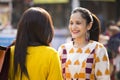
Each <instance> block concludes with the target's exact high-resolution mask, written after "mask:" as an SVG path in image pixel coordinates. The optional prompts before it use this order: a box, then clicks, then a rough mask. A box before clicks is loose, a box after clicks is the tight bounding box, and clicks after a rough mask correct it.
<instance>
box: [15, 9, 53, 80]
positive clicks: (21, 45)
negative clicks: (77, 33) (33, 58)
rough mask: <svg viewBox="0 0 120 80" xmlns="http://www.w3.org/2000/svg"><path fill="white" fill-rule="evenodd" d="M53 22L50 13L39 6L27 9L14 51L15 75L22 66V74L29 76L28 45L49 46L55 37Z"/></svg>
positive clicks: (19, 28)
mask: <svg viewBox="0 0 120 80" xmlns="http://www.w3.org/2000/svg"><path fill="white" fill-rule="evenodd" d="M53 34H54V31H53V23H52V19H51V16H50V15H49V13H48V12H47V11H46V10H44V9H42V8H39V7H32V8H29V9H27V10H26V11H25V12H24V13H23V15H22V17H21V19H20V21H19V23H18V32H17V37H16V43H15V52H14V77H15V74H16V73H17V69H18V66H20V70H21V74H25V75H26V76H27V77H28V78H29V74H28V71H27V68H26V65H25V63H26V55H27V47H28V46H40V45H45V46H49V45H50V42H51V41H52V38H53Z"/></svg>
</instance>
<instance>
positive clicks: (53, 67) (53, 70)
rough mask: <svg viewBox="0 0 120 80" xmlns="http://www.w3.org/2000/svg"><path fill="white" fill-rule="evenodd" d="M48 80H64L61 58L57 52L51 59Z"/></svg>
mask: <svg viewBox="0 0 120 80" xmlns="http://www.w3.org/2000/svg"><path fill="white" fill-rule="evenodd" d="M47 80H63V78H62V70H61V64H60V58H59V56H58V53H57V52H56V53H55V54H54V55H52V57H51V61H50V67H49V73H48V78H47Z"/></svg>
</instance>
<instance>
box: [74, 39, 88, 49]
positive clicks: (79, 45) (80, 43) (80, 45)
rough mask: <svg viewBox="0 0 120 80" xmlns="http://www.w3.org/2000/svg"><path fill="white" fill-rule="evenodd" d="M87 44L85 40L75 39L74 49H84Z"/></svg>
mask: <svg viewBox="0 0 120 80" xmlns="http://www.w3.org/2000/svg"><path fill="white" fill-rule="evenodd" d="M88 43H89V41H86V40H85V39H79V38H76V39H74V44H73V45H74V47H76V48H83V47H85V46H86V45H87V44H88Z"/></svg>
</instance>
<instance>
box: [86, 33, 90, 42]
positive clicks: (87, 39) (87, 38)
mask: <svg viewBox="0 0 120 80" xmlns="http://www.w3.org/2000/svg"><path fill="white" fill-rule="evenodd" d="M89 39H90V32H89V31H87V32H86V41H89Z"/></svg>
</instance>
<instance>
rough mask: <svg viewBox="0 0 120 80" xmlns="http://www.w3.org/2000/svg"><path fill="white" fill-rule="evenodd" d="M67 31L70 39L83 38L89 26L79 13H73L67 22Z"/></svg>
mask: <svg viewBox="0 0 120 80" xmlns="http://www.w3.org/2000/svg"><path fill="white" fill-rule="evenodd" d="M69 30H70V33H71V35H72V38H85V36H86V32H87V31H88V30H89V25H87V24H86V20H85V19H84V18H83V17H82V16H81V13H80V12H76V13H73V14H72V15H71V17H70V21H69Z"/></svg>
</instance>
